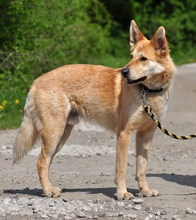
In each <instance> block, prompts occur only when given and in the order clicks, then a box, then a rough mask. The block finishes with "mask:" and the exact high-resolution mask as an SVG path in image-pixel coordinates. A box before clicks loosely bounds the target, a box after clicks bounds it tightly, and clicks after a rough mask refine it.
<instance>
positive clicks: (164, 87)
mask: <svg viewBox="0 0 196 220" xmlns="http://www.w3.org/2000/svg"><path fill="white" fill-rule="evenodd" d="M130 48H131V49H130V51H131V60H130V61H129V63H128V64H127V65H126V66H124V68H117V69H113V68H109V67H105V66H100V65H88V64H73V65H65V66H63V67H60V68H57V69H55V70H52V71H50V72H48V73H45V74H43V75H41V76H40V77H38V78H37V79H36V80H35V81H34V83H33V84H32V86H31V88H30V91H29V93H28V96H27V99H26V104H25V108H24V117H23V120H22V123H21V126H20V129H19V133H18V135H17V137H16V139H15V142H14V145H13V158H14V163H15V162H17V161H19V160H20V159H21V158H23V157H24V156H25V155H26V154H27V153H28V151H29V150H31V149H32V147H33V145H34V143H35V141H36V139H37V138H38V137H39V136H40V137H41V140H42V148H41V153H40V156H39V159H38V162H37V169H38V174H39V179H40V182H41V185H42V188H43V192H44V194H45V195H46V196H47V197H58V196H60V192H61V190H60V189H59V188H57V187H53V186H52V185H51V183H50V180H49V167H50V164H51V162H52V159H53V157H54V156H55V154H56V153H57V152H58V151H59V150H60V149H61V148H62V146H63V145H64V143H65V141H66V140H67V139H68V137H69V136H70V134H71V131H72V129H73V127H74V125H75V124H77V123H78V122H79V119H81V118H85V119H87V120H88V121H90V122H93V123H97V124H99V125H101V126H102V127H104V128H106V129H109V130H111V131H113V132H115V133H116V135H117V147H116V177H115V182H116V185H117V198H118V199H119V200H122V199H131V198H132V197H133V195H132V194H131V193H130V192H128V191H127V188H126V181H125V179H126V169H127V154H128V148H129V142H130V138H131V136H132V135H133V133H134V132H135V135H136V180H137V181H138V186H139V190H140V192H141V194H142V195H143V196H157V195H158V194H159V192H158V191H157V190H155V189H149V187H148V184H147V181H146V169H147V161H148V152H149V148H150V145H151V142H152V139H153V134H154V132H155V130H156V125H155V124H154V122H153V121H152V120H151V119H150V117H149V116H148V115H147V114H146V113H145V112H144V109H143V104H142V98H141V95H140V93H141V86H142V85H143V86H145V89H146V93H147V101H148V103H149V104H150V106H151V107H152V108H153V109H154V111H155V112H156V114H157V116H158V117H161V116H162V115H163V114H164V112H165V110H166V106H167V101H168V98H169V94H170V90H171V82H172V75H173V73H174V72H175V71H176V68H175V65H174V63H173V61H172V59H171V57H170V51H169V47H168V41H167V39H166V36H165V29H164V27H162V26H161V27H159V28H158V29H157V31H156V32H155V34H154V36H153V38H152V39H151V40H148V39H147V38H146V37H145V36H144V35H143V34H142V32H141V31H140V30H139V28H138V27H137V24H136V22H135V21H133V20H132V21H131V25H130Z"/></svg>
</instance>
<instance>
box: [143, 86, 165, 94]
mask: <svg viewBox="0 0 196 220" xmlns="http://www.w3.org/2000/svg"><path fill="white" fill-rule="evenodd" d="M141 87H143V89H144V90H146V91H148V92H150V93H158V92H162V91H163V88H159V89H150V88H148V87H147V86H145V85H144V84H141Z"/></svg>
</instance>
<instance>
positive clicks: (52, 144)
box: [37, 116, 73, 197]
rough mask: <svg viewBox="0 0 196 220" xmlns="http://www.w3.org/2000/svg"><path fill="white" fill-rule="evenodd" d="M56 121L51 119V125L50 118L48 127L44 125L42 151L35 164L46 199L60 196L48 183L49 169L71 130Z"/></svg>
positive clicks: (58, 190) (69, 127) (68, 126)
mask: <svg viewBox="0 0 196 220" xmlns="http://www.w3.org/2000/svg"><path fill="white" fill-rule="evenodd" d="M57 121H58V119H57V116H56V118H55V119H53V123H52V122H51V118H50V123H49V124H48V126H46V125H45V126H44V129H43V130H42V134H41V137H42V149H41V154H40V157H39V159H38V162H37V169H38V174H39V178H40V182H41V185H42V188H43V191H44V194H45V195H46V196H47V197H58V196H60V192H61V190H60V189H59V188H57V187H52V185H51V183H50V180H49V168H50V164H51V162H52V159H53V157H54V155H55V154H56V153H57V152H58V151H59V150H60V149H61V148H62V146H63V144H64V143H65V141H66V140H67V138H68V137H69V135H70V133H71V130H72V128H73V125H66V126H65V128H64V127H63V124H62V123H56V122H57ZM49 125H50V126H49ZM51 125H52V126H51Z"/></svg>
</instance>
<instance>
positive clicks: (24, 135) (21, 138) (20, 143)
mask: <svg viewBox="0 0 196 220" xmlns="http://www.w3.org/2000/svg"><path fill="white" fill-rule="evenodd" d="M32 104H33V103H32V99H31V95H30V94H29V95H28V97H27V100H26V105H25V110H24V117H23V120H22V123H21V126H20V128H19V132H18V135H17V137H16V139H15V142H14V145H13V164H14V163H16V162H17V161H19V160H21V159H22V158H23V157H24V156H25V155H26V154H27V153H28V152H29V151H30V150H31V149H32V148H33V145H34V144H35V142H36V140H37V137H38V131H37V128H36V125H35V122H34V120H33V117H32V110H33V109H32Z"/></svg>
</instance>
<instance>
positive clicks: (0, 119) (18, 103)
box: [0, 92, 25, 129]
mask: <svg viewBox="0 0 196 220" xmlns="http://www.w3.org/2000/svg"><path fill="white" fill-rule="evenodd" d="M24 102H25V97H23V96H21V95H20V96H19V95H17V96H16V95H13V94H11V95H10V92H8V93H7V94H6V93H4V94H1V96H0V129H14V128H18V127H19V126H20V123H21V120H22V117H23V108H24Z"/></svg>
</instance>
